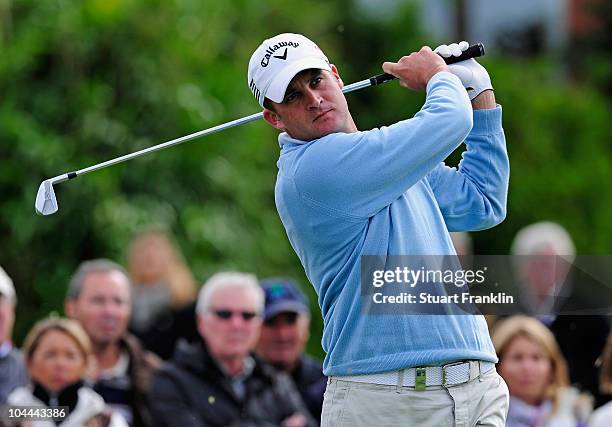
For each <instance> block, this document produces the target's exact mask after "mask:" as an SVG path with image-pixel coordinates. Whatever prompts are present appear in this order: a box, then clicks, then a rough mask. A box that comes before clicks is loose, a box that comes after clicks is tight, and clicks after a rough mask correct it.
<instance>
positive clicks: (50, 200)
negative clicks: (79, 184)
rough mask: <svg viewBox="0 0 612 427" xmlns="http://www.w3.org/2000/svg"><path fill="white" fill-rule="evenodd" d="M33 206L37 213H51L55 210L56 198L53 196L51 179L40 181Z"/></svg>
mask: <svg viewBox="0 0 612 427" xmlns="http://www.w3.org/2000/svg"><path fill="white" fill-rule="evenodd" d="M34 208H35V209H36V213H37V214H39V215H51V214H54V213H55V212H57V209H58V208H57V199H56V198H55V191H54V190H53V181H52V180H51V179H46V180H44V181H43V182H41V183H40V187H38V193H36V202H35V203H34Z"/></svg>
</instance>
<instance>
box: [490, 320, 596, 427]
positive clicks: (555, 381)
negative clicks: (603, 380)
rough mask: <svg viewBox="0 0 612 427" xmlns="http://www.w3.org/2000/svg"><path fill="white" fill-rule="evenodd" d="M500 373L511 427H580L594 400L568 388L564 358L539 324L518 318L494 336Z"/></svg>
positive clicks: (499, 326) (504, 322) (500, 326)
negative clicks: (506, 393) (507, 397)
mask: <svg viewBox="0 0 612 427" xmlns="http://www.w3.org/2000/svg"><path fill="white" fill-rule="evenodd" d="M492 340H493V345H494V346H495V350H496V351H497V356H498V358H499V364H498V368H497V371H498V372H499V374H500V375H501V376H502V377H503V378H504V380H505V381H506V384H507V385H508V389H509V391H510V407H509V411H508V418H507V420H506V425H507V426H508V427H570V426H571V427H581V426H586V419H587V418H588V416H589V414H590V412H591V407H592V403H591V399H590V398H589V397H586V396H585V395H580V393H579V392H578V390H576V389H574V388H572V387H569V378H568V373H567V365H566V363H565V359H564V358H563V355H562V354H561V351H560V350H559V346H558V345H557V342H556V341H555V338H554V336H553V334H552V333H551V332H550V331H549V330H548V328H546V326H544V325H543V324H542V323H541V322H540V321H539V320H537V319H534V318H531V317H528V316H514V317H510V318H508V319H505V320H502V321H500V322H499V323H498V324H497V325H496V327H495V329H494V331H493V336H492Z"/></svg>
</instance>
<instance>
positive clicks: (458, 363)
mask: <svg viewBox="0 0 612 427" xmlns="http://www.w3.org/2000/svg"><path fill="white" fill-rule="evenodd" d="M464 363H470V362H465V361H459V362H453V363H447V364H446V365H442V387H446V386H447V384H446V369H447V368H450V367H451V366H459V365H463V364H464ZM469 380H470V378H469V373H468V381H469ZM459 384H461V383H459ZM453 385H456V384H453Z"/></svg>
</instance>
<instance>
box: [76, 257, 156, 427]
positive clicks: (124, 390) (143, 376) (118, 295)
mask: <svg viewBox="0 0 612 427" xmlns="http://www.w3.org/2000/svg"><path fill="white" fill-rule="evenodd" d="M65 308H66V313H67V314H68V316H69V317H71V318H72V319H75V320H77V321H78V322H79V323H80V324H81V326H83V328H84V329H85V332H87V335H89V338H90V339H91V342H92V344H93V352H94V355H95V357H96V361H97V369H96V371H95V372H93V373H92V375H93V380H94V382H95V386H94V390H96V391H97V392H98V393H99V394H100V395H101V396H102V397H103V398H104V400H105V401H106V402H107V403H108V404H109V405H111V406H112V407H113V408H114V409H116V410H117V411H119V412H120V413H121V414H122V415H123V416H124V418H125V419H126V420H127V421H128V423H129V424H130V425H131V426H135V427H140V426H148V425H150V424H151V420H150V415H149V405H148V402H147V400H146V391H147V389H148V387H149V383H150V381H151V378H152V375H153V371H154V370H155V369H156V368H157V367H158V366H159V365H160V363H161V362H160V361H159V359H158V358H157V356H155V355H154V354H152V353H149V352H147V351H144V350H143V349H142V347H141V345H140V342H139V341H138V339H137V338H135V337H134V336H132V335H130V334H128V333H126V330H127V325H128V321H129V317H130V282H129V279H128V277H127V274H126V272H125V270H124V269H123V268H122V267H121V266H119V265H118V264H115V263H114V262H112V261H108V260H104V259H98V260H94V261H86V262H84V263H82V264H81V265H80V266H79V268H78V269H77V271H76V272H75V274H74V276H73V277H72V280H71V282H70V286H69V288H68V294H67V296H66V301H65Z"/></svg>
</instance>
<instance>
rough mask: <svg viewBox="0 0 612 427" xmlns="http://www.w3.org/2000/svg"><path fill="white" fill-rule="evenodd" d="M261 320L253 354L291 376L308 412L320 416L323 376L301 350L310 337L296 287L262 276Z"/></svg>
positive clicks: (305, 304) (302, 298) (306, 310)
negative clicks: (263, 307) (263, 297)
mask: <svg viewBox="0 0 612 427" xmlns="http://www.w3.org/2000/svg"><path fill="white" fill-rule="evenodd" d="M261 287H262V288H263V290H264V294H265V296H266V307H265V311H264V322H263V325H262V328H261V335H260V337H259V342H258V343H257V354H258V355H259V356H261V358H262V359H264V360H265V361H266V362H268V363H269V364H271V365H272V366H274V367H275V368H276V369H278V370H279V371H282V372H286V373H287V374H289V375H290V376H291V379H293V382H294V383H295V385H296V387H297V389H298V391H299V392H300V395H301V396H302V399H303V400H304V403H305V404H306V406H307V408H308V411H310V414H311V415H312V416H313V418H314V419H316V420H320V419H321V409H322V407H323V393H325V385H326V383H327V377H326V376H325V375H323V366H322V365H321V362H320V361H318V360H315V359H313V358H312V357H310V356H308V355H307V354H305V353H304V347H305V346H306V343H307V342H308V337H309V336H310V309H309V307H308V300H307V299H306V297H305V296H304V294H303V293H302V292H301V291H300V289H299V286H298V285H297V284H296V283H295V282H294V281H293V280H290V279H281V278H273V279H265V280H262V282H261Z"/></svg>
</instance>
